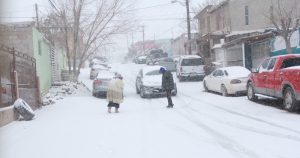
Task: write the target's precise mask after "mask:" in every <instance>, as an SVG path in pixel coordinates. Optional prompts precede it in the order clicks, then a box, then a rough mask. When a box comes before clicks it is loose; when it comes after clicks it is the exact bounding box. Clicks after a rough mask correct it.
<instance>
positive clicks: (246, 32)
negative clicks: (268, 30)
mask: <svg viewBox="0 0 300 158" xmlns="http://www.w3.org/2000/svg"><path fill="white" fill-rule="evenodd" d="M255 32H258V33H263V32H265V29H257V30H246V31H232V32H231V33H230V34H228V35H226V37H231V36H235V35H243V34H249V33H255Z"/></svg>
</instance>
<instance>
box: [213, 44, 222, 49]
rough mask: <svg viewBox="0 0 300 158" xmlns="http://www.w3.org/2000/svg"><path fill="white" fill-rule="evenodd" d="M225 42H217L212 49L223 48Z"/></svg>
mask: <svg viewBox="0 0 300 158" xmlns="http://www.w3.org/2000/svg"><path fill="white" fill-rule="evenodd" d="M222 46H223V44H215V45H214V46H213V48H212V49H218V48H222Z"/></svg>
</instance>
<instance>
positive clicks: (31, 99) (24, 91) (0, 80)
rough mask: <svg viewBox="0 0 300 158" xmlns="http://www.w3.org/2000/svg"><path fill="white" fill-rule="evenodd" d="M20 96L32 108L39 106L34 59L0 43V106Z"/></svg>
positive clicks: (8, 103) (7, 104)
mask: <svg viewBox="0 0 300 158" xmlns="http://www.w3.org/2000/svg"><path fill="white" fill-rule="evenodd" d="M17 98H22V99H24V100H25V101H26V102H28V103H29V105H31V107H32V108H33V109H37V108H38V107H39V106H40V93H39V80H38V78H37V77H36V60H35V59H34V58H32V57H30V56H28V55H27V54H24V53H22V52H19V51H16V50H15V49H14V48H10V47H7V46H4V45H2V44H0V107H6V106H9V105H12V104H13V102H14V101H15V100H16V99H17Z"/></svg>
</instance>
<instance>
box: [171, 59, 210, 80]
mask: <svg viewBox="0 0 300 158" xmlns="http://www.w3.org/2000/svg"><path fill="white" fill-rule="evenodd" d="M176 69H177V70H176V75H177V77H178V78H179V81H183V80H186V79H198V80H202V79H203V78H204V76H205V72H204V60H203V59H202V58H201V57H200V56H198V55H185V56H181V57H180V59H179V61H178V64H177V66H176Z"/></svg>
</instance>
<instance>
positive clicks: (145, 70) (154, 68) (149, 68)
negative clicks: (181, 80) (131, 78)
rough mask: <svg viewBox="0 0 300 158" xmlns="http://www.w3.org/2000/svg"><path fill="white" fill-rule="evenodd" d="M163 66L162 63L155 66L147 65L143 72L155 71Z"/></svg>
mask: <svg viewBox="0 0 300 158" xmlns="http://www.w3.org/2000/svg"><path fill="white" fill-rule="evenodd" d="M161 67H162V66H160V65H155V66H146V67H143V74H146V73H148V72H151V71H155V70H158V71H159V69H160V68H161Z"/></svg>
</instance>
